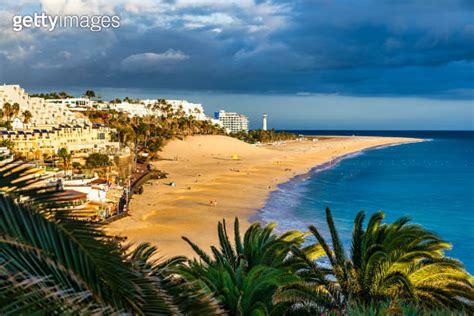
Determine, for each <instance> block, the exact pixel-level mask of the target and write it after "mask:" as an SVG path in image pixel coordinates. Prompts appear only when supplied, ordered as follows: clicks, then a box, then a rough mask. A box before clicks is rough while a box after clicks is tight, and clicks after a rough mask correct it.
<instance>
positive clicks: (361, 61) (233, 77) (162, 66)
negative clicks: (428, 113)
mask: <svg viewBox="0 0 474 316" xmlns="http://www.w3.org/2000/svg"><path fill="white" fill-rule="evenodd" d="M130 2H131V3H133V1H130ZM136 3H138V1H136ZM171 3H172V4H175V2H171ZM210 3H211V4H205V5H193V4H188V5H181V6H179V5H178V2H176V7H175V8H174V9H173V10H172V11H169V12H166V11H165V12H163V11H162V10H161V11H160V10H156V11H153V8H147V7H145V8H135V7H130V6H129V3H127V1H123V2H121V3H120V5H118V6H117V7H116V8H115V10H116V11H117V12H119V11H121V12H122V18H123V24H122V27H121V28H120V29H118V30H114V31H103V32H100V33H91V32H58V33H57V34H48V33H45V32H39V31H35V32H32V34H29V35H30V37H29V38H17V39H15V38H7V37H9V36H10V35H8V36H7V35H5V36H4V39H0V81H8V82H23V83H24V84H25V85H27V86H29V87H35V86H45V85H56V86H58V85H63V86H83V85H87V86H92V85H94V86H99V87H100V86H102V87H141V88H160V89H179V90H201V91H207V90H212V91H221V92H248V93H290V94H296V93H338V94H349V95H395V96H399V95H402V96H404V95H414V96H418V95H419V96H432V97H453V98H471V97H472V93H470V91H473V89H474V80H473V79H474V78H473V65H474V61H473V59H474V22H473V21H474V13H473V12H474V5H473V2H472V1H460V0H459V1H442V0H441V1H405V0H400V1H388V0H387V1H381V0H371V1H369V0H365V1H343V0H340V1H329V0H320V1H317V0H313V1H288V2H284V1H279V2H276V3H273V4H271V3H268V2H258V3H257V4H255V3H254V4H246V5H240V4H239V3H236V4H233V5H229V6H224V7H223V6H222V5H221V4H219V3H218V2H216V3H212V1H210ZM242 3H243V2H242ZM165 8H166V6H165ZM0 9H1V7H0ZM5 11H8V10H7V9H6V10H5ZM0 34H3V33H0ZM18 36H23V37H26V34H23V35H18Z"/></svg>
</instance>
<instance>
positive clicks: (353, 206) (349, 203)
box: [258, 131, 474, 273]
mask: <svg viewBox="0 0 474 316" xmlns="http://www.w3.org/2000/svg"><path fill="white" fill-rule="evenodd" d="M299 133H302V132H301V131H299ZM306 133H307V134H312V135H315V134H319V135H320V134H324V133H323V132H321V131H319V132H306ZM342 133H346V134H348V135H352V134H359V135H381V136H392V135H397V136H413V137H423V138H425V139H428V141H425V142H421V143H412V144H404V145H398V146H391V147H385V148H378V149H372V150H367V151H364V152H360V153H356V154H354V155H350V156H347V157H344V158H342V159H341V160H339V161H336V162H334V163H332V164H329V165H326V166H322V167H320V168H316V169H314V170H313V171H311V172H310V173H309V174H307V175H304V176H299V177H296V178H294V179H292V180H291V181H290V182H287V183H285V184H282V185H280V186H279V188H278V189H277V190H276V191H274V192H272V193H271V195H270V197H269V199H268V201H267V204H266V205H265V207H264V208H263V209H262V210H261V212H260V213H259V215H258V219H259V220H261V221H263V222H273V221H276V222H278V223H279V225H278V228H279V229H280V230H286V229H294V228H298V229H302V230H304V229H306V228H307V227H308V226H309V225H310V224H314V225H316V226H317V227H318V228H320V229H322V230H323V231H325V229H326V223H325V216H324V210H325V208H326V207H330V208H331V210H332V212H333V216H334V217H335V222H336V224H337V227H338V229H339V232H340V234H341V236H342V238H343V239H344V242H345V243H346V245H347V246H349V240H350V238H351V231H352V223H353V219H354V216H355V214H356V213H357V212H358V211H359V210H364V211H366V213H368V214H370V213H373V212H375V211H378V210H382V211H383V212H385V214H386V220H387V221H393V220H395V219H396V218H398V217H400V216H404V215H407V216H409V217H410V218H412V221H413V222H416V223H419V224H422V225H423V226H425V227H426V228H428V229H430V230H432V231H434V232H436V233H438V234H439V235H440V236H441V237H443V238H444V239H445V240H447V241H449V242H451V243H452V244H453V249H452V250H451V251H449V252H448V255H449V256H451V257H454V258H457V259H460V260H462V261H463V262H464V264H465V266H466V268H467V269H468V270H469V271H470V272H471V273H474V133H473V132H353V131H351V132H341V131H339V132H335V131H331V132H326V134H333V135H334V134H342ZM348 248H349V247H348Z"/></svg>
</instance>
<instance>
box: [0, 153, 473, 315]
mask: <svg viewBox="0 0 474 316" xmlns="http://www.w3.org/2000/svg"><path fill="white" fill-rule="evenodd" d="M45 179H46V178H45V176H44V175H41V174H40V173H39V171H38V170H37V169H35V168H34V167H32V166H31V165H29V164H28V163H25V162H21V161H18V160H16V161H13V162H10V163H7V164H4V165H1V166H0V192H1V193H0V314H2V315H3V314H25V315H29V314H81V315H82V314H134V315H135V314H136V315H148V314H157V315H224V314H228V315H320V314H326V315H387V314H401V313H407V314H412V315H420V314H426V315H470V314H472V313H473V312H474V308H473V302H474V294H473V293H474V287H473V280H472V277H471V275H469V273H467V272H466V271H465V269H464V268H463V266H462V264H461V263H460V262H459V261H457V260H454V259H451V258H448V257H446V255H445V251H446V250H447V249H449V247H450V244H449V243H447V242H446V241H444V240H443V239H441V238H440V237H439V236H437V235H436V234H434V233H432V232H430V231H427V230H426V229H424V228H423V227H421V226H419V225H416V224H412V223H410V221H409V220H408V218H400V219H398V220H396V221H394V222H391V223H384V222H383V219H384V216H383V213H381V212H378V213H375V214H373V215H371V216H370V218H369V219H368V221H367V224H366V225H365V224H364V223H365V215H364V213H363V212H360V213H358V214H357V216H356V218H355V220H354V227H353V232H352V241H351V247H350V249H349V250H348V249H345V245H344V243H343V242H342V239H341V237H340V236H339V233H338V231H337V229H336V225H335V223H334V220H333V217H332V214H331V211H330V210H329V209H328V210H326V217H327V229H326V228H324V227H315V226H310V227H309V232H308V233H305V232H300V231H288V232H279V231H277V229H276V225H275V224H269V225H265V226H262V225H261V224H259V223H255V224H252V225H250V227H249V228H248V229H247V230H246V231H245V232H244V234H243V235H242V234H241V231H240V225H239V221H238V220H237V219H236V220H235V222H234V225H233V227H231V228H228V227H227V225H226V222H225V221H222V222H220V223H218V227H217V237H218V238H217V240H218V244H217V245H215V246H212V247H211V253H209V254H208V253H207V252H206V251H205V250H203V249H201V248H200V247H199V246H198V245H197V244H196V243H194V242H193V241H192V240H190V239H188V238H186V237H183V239H184V242H187V243H188V244H189V245H190V247H191V248H192V249H193V250H194V251H195V252H196V258H193V259H188V258H185V257H174V258H168V259H163V258H161V257H160V256H159V254H158V252H157V249H156V248H155V247H154V246H151V245H149V244H139V245H132V244H126V243H125V242H124V241H123V240H121V239H119V238H116V237H114V236H109V235H107V233H105V232H104V230H103V226H102V224H98V223H91V222H88V221H86V220H84V217H83V216H82V215H81V211H80V210H81V208H80V207H77V205H78V204H79V201H76V200H75V197H74V196H73V195H69V194H68V192H67V191H61V188H60V187H54V186H53V187H47V186H44V185H43V183H44V180H45ZM325 235H328V236H330V238H329V239H326V237H325Z"/></svg>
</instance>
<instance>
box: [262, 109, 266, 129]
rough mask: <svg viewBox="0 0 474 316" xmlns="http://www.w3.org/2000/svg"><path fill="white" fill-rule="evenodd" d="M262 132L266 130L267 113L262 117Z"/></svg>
mask: <svg viewBox="0 0 474 316" xmlns="http://www.w3.org/2000/svg"><path fill="white" fill-rule="evenodd" d="M262 130H264V131H266V130H267V113H263V117H262Z"/></svg>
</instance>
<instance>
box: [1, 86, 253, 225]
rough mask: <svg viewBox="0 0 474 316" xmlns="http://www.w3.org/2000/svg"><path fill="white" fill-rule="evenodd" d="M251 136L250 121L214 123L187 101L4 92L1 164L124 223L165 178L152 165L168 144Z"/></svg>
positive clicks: (233, 116)
mask: <svg viewBox="0 0 474 316" xmlns="http://www.w3.org/2000/svg"><path fill="white" fill-rule="evenodd" d="M247 132H248V118H247V117H246V116H245V115H242V114H239V113H235V112H226V111H224V110H221V111H219V112H216V113H214V114H213V116H212V117H209V116H207V115H206V114H205V111H204V108H203V106H202V105H201V104H195V103H191V102H188V101H186V100H165V99H153V100H151V99H140V100H133V99H130V98H125V99H123V100H120V99H114V100H111V101H104V100H101V99H100V98H96V97H95V93H94V91H92V90H88V91H86V93H85V94H84V95H83V96H81V97H73V96H70V95H67V94H66V93H64V92H60V93H49V94H34V95H29V94H28V93H27V92H26V91H25V90H24V89H23V88H21V87H20V86H19V85H7V84H3V85H0V159H1V160H2V161H3V162H12V161H13V162H15V161H16V162H18V164H21V163H24V161H26V162H27V163H28V164H32V165H34V166H35V168H37V170H40V173H41V175H42V177H43V178H44V181H42V182H40V183H38V185H40V184H41V185H48V186H56V187H58V188H61V189H62V190H65V191H67V193H68V194H70V195H74V196H76V200H78V201H82V204H81V206H80V207H79V209H81V210H82V212H86V213H87V214H88V217H89V218H90V219H91V220H94V221H103V220H110V219H113V218H115V217H116V216H120V214H122V213H124V212H126V210H127V204H128V201H129V199H130V197H131V195H132V194H133V193H139V194H140V193H141V192H142V191H143V188H142V185H143V184H144V183H145V182H147V181H148V180H149V179H152V178H154V177H155V178H156V177H163V176H165V173H163V172H161V171H159V170H152V167H151V164H149V162H150V160H153V159H154V160H156V159H159V155H158V152H159V150H160V148H161V147H162V146H163V145H164V143H165V142H166V141H167V140H169V139H172V138H174V137H184V136H187V135H193V134H230V133H232V134H238V133H247ZM20 161H21V162H20Z"/></svg>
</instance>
